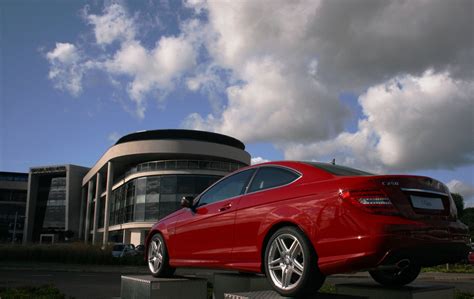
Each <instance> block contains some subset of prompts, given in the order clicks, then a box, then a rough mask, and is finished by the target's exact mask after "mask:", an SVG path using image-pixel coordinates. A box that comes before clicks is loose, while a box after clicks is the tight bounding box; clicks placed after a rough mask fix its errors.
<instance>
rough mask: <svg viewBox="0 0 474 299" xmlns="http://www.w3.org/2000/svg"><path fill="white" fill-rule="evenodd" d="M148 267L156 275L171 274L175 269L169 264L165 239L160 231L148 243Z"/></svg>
mask: <svg viewBox="0 0 474 299" xmlns="http://www.w3.org/2000/svg"><path fill="white" fill-rule="evenodd" d="M148 268H149V269H150V272H151V275H153V276H155V277H167V276H171V275H173V273H174V270H175V269H174V268H172V267H170V265H169V258H168V251H167V249H166V244H165V240H164V239H163V236H162V235H161V234H159V233H157V234H155V235H153V237H151V239H150V243H149V244H148Z"/></svg>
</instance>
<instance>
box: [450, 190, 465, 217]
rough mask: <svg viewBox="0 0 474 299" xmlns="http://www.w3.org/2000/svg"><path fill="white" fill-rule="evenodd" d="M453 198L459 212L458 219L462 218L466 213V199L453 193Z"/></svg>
mask: <svg viewBox="0 0 474 299" xmlns="http://www.w3.org/2000/svg"><path fill="white" fill-rule="evenodd" d="M451 197H452V198H453V200H454V204H456V209H457V210H458V217H459V218H461V217H462V215H463V212H464V198H463V197H462V195H461V194H459V193H451Z"/></svg>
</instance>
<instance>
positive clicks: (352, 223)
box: [145, 161, 469, 275]
mask: <svg viewBox="0 0 474 299" xmlns="http://www.w3.org/2000/svg"><path fill="white" fill-rule="evenodd" d="M265 166H277V167H287V168H290V169H292V170H294V171H296V172H298V173H300V174H301V177H300V178H298V179H297V180H296V181H293V182H292V183H290V184H288V185H285V186H281V187H276V188H273V189H266V190H262V191H257V192H253V193H248V194H242V195H240V196H237V197H234V198H230V199H226V200H223V201H219V202H215V203H212V204H207V205H204V206H201V207H197V209H195V211H193V210H191V209H189V208H183V209H181V210H179V211H177V212H175V213H173V214H171V215H169V216H168V217H166V218H164V219H162V220H160V221H159V222H158V223H157V224H156V225H154V226H153V227H152V229H151V231H150V233H149V235H148V238H150V237H151V236H152V235H153V234H154V233H156V232H159V233H161V234H162V235H163V236H164V238H165V242H166V245H167V248H168V253H169V257H170V260H169V263H170V265H171V266H172V267H179V266H186V267H193V266H195V267H210V268H225V269H235V270H241V271H251V272H263V269H262V258H263V252H264V251H265V246H266V241H267V240H268V238H269V236H270V235H271V233H272V232H274V231H275V230H276V229H278V228H279V227H281V226H285V225H293V226H297V227H299V228H300V229H301V230H302V231H303V232H304V234H305V235H306V237H307V238H308V239H309V241H310V242H311V244H312V246H313V248H314V249H315V251H316V253H317V256H318V265H319V268H320V270H321V272H322V273H323V274H326V275H328V274H335V273H343V272H351V271H358V270H365V269H372V268H374V267H376V266H378V265H380V264H382V263H385V262H386V261H387V260H389V259H390V258H392V257H394V256H397V255H402V254H407V255H410V256H413V257H417V258H419V259H420V263H422V264H423V265H431V264H438V263H444V262H448V261H452V260H457V259H459V256H464V258H465V257H466V254H467V250H468V243H469V239H468V229H467V226H465V225H464V224H462V223H461V222H459V221H458V220H457V219H456V209H455V205H454V203H453V202H452V199H451V197H450V196H449V195H446V194H449V190H448V189H447V187H446V186H444V185H443V184H442V183H440V182H438V181H436V180H433V179H431V178H427V177H421V176H393V175H390V176H336V175H332V174H330V173H328V172H326V171H324V170H322V169H318V168H316V167H314V166H312V165H309V164H305V163H302V162H289V161H285V162H269V163H264V164H260V165H254V166H251V167H249V168H258V167H265ZM246 169H248V168H246ZM244 170H245V169H244ZM239 171H242V169H241V170H239ZM218 183H219V182H217V183H216V184H218ZM211 188H212V187H211ZM345 190H379V191H380V192H382V193H384V194H387V195H388V197H389V198H390V201H391V203H392V204H393V206H394V208H395V210H396V213H395V214H394V215H380V214H373V213H368V212H367V211H364V210H363V209H360V208H359V207H357V206H354V205H352V204H350V203H349V202H347V201H346V200H344V199H343V197H341V193H342V192H343V191H345ZM420 190H425V191H429V192H432V193H433V194H436V193H439V194H445V195H446V196H443V197H442V198H443V199H442V201H443V202H442V204H443V206H444V209H443V210H442V211H433V210H420V209H418V210H417V209H416V208H414V206H412V204H411V203H410V200H409V199H408V197H409V195H408V196H407V194H411V193H410V192H412V193H413V192H414V193H413V194H418V192H420ZM205 192H206V191H204V193H205ZM198 198H199V197H198ZM198 198H197V200H198ZM148 243H149V242H148V239H147V242H146V244H148ZM433 246H434V247H433ZM430 247H431V248H432V249H431V250H432V252H433V256H429V258H426V259H425V257H423V256H422V255H418V249H420V250H421V249H422V248H425V249H426V248H430ZM436 247H439V248H443V250H444V251H443V252H445V254H444V253H443V254H437V253H436V250H435V248H436ZM433 250H434V251H433ZM145 252H148V250H146V251H145ZM145 258H146V257H145Z"/></svg>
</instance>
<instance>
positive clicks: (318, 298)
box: [224, 291, 367, 299]
mask: <svg viewBox="0 0 474 299" xmlns="http://www.w3.org/2000/svg"><path fill="white" fill-rule="evenodd" d="M285 298H292V297H283V296H281V295H280V294H278V293H277V292H275V291H257V292H245V293H225V295H224V299H285ZM313 298H314V299H366V298H367V297H360V296H349V295H339V294H325V293H317V294H315V295H314V296H312V297H305V299H313Z"/></svg>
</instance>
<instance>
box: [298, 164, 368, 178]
mask: <svg viewBox="0 0 474 299" xmlns="http://www.w3.org/2000/svg"><path fill="white" fill-rule="evenodd" d="M305 163H306V164H309V165H311V166H314V167H316V168H319V169H321V170H324V171H326V172H329V173H330V174H333V175H337V176H363V175H373V173H370V172H366V171H362V170H359V169H355V168H350V167H346V166H341V165H333V164H330V163H321V162H305Z"/></svg>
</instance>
